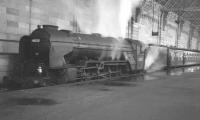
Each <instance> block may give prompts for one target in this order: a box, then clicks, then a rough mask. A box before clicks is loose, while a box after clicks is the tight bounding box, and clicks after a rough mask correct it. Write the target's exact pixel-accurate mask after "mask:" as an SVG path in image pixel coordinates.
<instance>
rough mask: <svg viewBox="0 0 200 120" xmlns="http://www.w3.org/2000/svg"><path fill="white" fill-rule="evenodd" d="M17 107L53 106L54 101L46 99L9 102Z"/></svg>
mask: <svg viewBox="0 0 200 120" xmlns="http://www.w3.org/2000/svg"><path fill="white" fill-rule="evenodd" d="M10 101H12V102H16V104H17V105H55V104H57V102H56V101H54V100H52V99H46V98H14V99H12V100H10Z"/></svg>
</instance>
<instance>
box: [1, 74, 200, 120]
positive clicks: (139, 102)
mask: <svg viewBox="0 0 200 120" xmlns="http://www.w3.org/2000/svg"><path fill="white" fill-rule="evenodd" d="M0 120H200V72H193V73H184V74H182V75H173V76H168V75H166V74H164V73H153V74H150V75H146V76H141V77H133V78H121V79H119V80H115V81H106V82H105V81H102V82H93V83H87V84H78V85H58V86H51V87H44V88H36V89H29V90H19V91H12V92H2V93H0Z"/></svg>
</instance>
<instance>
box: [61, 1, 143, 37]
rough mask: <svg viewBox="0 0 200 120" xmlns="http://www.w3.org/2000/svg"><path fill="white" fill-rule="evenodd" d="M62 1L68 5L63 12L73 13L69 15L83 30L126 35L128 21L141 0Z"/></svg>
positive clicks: (116, 35)
mask: <svg viewBox="0 0 200 120" xmlns="http://www.w3.org/2000/svg"><path fill="white" fill-rule="evenodd" d="M61 1H62V3H63V4H65V5H66V10H65V11H63V12H67V13H68V16H69V15H71V16H69V17H71V21H76V22H77V25H78V27H79V28H80V30H81V32H83V33H94V32H95V33H100V34H102V35H104V36H112V37H125V35H126V32H127V25H128V21H129V19H130V17H131V15H132V13H134V9H135V8H136V7H137V6H138V5H139V3H140V1H141V0H61ZM61 12H62V11H61ZM66 15H67V14H66ZM67 19H69V18H67ZM59 25H60V26H62V25H61V24H59Z"/></svg>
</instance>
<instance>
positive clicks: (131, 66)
mask: <svg viewBox="0 0 200 120" xmlns="http://www.w3.org/2000/svg"><path fill="white" fill-rule="evenodd" d="M19 54H20V58H21V65H20V66H21V71H22V72H21V76H23V79H27V78H34V77H36V78H41V79H44V78H48V80H49V78H50V79H51V81H54V80H55V79H58V78H59V79H61V78H62V80H61V82H70V81H76V80H78V79H79V80H87V79H96V78H105V77H112V76H116V75H122V74H128V73H136V72H141V71H144V64H145V48H144V45H143V44H142V43H141V42H139V41H137V40H132V39H122V38H119V39H116V38H113V37H103V36H102V35H100V34H97V33H94V34H82V33H72V32H71V31H68V30H58V27H57V26H52V25H43V26H38V28H37V29H36V30H34V31H33V32H32V33H31V34H30V35H29V36H23V37H22V38H21V40H20V44H19ZM37 82H38V81H37ZM57 82H58V81H57Z"/></svg>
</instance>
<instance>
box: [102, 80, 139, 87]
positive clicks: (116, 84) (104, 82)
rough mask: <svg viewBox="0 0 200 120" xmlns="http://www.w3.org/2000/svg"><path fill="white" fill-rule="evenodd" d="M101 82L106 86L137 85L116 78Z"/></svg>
mask: <svg viewBox="0 0 200 120" xmlns="http://www.w3.org/2000/svg"><path fill="white" fill-rule="evenodd" d="M100 84H102V85H106V86H122V87H124V86H136V85H135V84H131V83H129V82H125V81H123V80H121V81H114V80H112V81H103V82H100Z"/></svg>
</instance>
